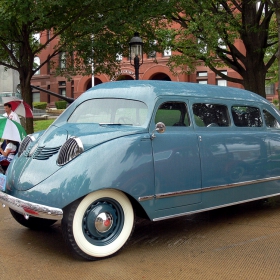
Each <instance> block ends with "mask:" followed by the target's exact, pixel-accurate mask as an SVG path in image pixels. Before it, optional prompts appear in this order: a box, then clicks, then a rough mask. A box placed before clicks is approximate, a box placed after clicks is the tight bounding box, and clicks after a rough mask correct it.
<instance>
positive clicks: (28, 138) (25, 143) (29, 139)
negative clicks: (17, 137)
mask: <svg viewBox="0 0 280 280" xmlns="http://www.w3.org/2000/svg"><path fill="white" fill-rule="evenodd" d="M33 141H35V138H34V137H33V136H32V135H27V136H26V137H25V138H24V139H23V141H22V142H21V144H20V146H19V149H18V156H19V157H20V156H21V154H22V153H23V152H24V151H25V150H26V149H27V147H28V145H29V144H30V143H31V142H33Z"/></svg>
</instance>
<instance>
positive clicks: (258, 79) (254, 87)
mask: <svg viewBox="0 0 280 280" xmlns="http://www.w3.org/2000/svg"><path fill="white" fill-rule="evenodd" d="M255 69H257V68H255ZM265 76H266V71H265V70H264V69H263V70H262V69H260V70H257V71H246V73H244V76H243V86H244V89H246V90H249V91H252V92H254V93H257V94H258V95H260V96H262V97H263V98H266V93H265Z"/></svg>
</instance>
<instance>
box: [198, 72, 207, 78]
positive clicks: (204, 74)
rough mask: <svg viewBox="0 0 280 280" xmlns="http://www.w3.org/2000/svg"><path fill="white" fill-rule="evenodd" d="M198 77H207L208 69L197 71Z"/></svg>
mask: <svg viewBox="0 0 280 280" xmlns="http://www.w3.org/2000/svg"><path fill="white" fill-rule="evenodd" d="M196 75H197V77H207V76H208V73H207V71H201V72H197V73H196Z"/></svg>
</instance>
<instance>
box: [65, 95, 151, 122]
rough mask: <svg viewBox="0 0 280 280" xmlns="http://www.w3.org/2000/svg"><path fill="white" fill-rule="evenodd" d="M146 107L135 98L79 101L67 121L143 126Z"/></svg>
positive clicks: (145, 118)
mask: <svg viewBox="0 0 280 280" xmlns="http://www.w3.org/2000/svg"><path fill="white" fill-rule="evenodd" d="M147 113H148V107H147V105H146V104H145V103H143V102H141V101H136V100H128V99H117V98H103V99H90V100H87V101H85V102H83V103H81V104H80V105H79V106H78V107H77V108H76V109H75V111H74V112H73V113H72V115H71V116H70V118H69V119H68V122H69V123H98V124H100V125H133V126H143V125H144V124H145V122H146V120H147Z"/></svg>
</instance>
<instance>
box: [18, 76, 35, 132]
mask: <svg viewBox="0 0 280 280" xmlns="http://www.w3.org/2000/svg"><path fill="white" fill-rule="evenodd" d="M30 82H31V79H29V78H28V77H24V73H23V72H20V86H21V96H22V99H23V101H25V102H26V103H27V104H28V105H29V106H30V107H31V108H32V89H31V87H30ZM22 125H23V126H24V128H25V130H26V133H27V134H31V133H33V132H34V127H33V118H25V121H24V123H22Z"/></svg>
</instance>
